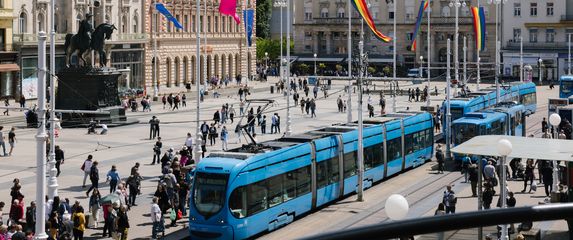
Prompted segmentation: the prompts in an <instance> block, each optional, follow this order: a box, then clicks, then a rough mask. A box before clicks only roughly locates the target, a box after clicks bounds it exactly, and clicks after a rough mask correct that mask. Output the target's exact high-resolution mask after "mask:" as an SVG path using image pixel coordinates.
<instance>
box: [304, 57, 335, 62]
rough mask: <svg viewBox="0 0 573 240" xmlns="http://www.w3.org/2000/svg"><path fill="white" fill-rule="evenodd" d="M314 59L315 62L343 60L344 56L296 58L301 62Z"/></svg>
mask: <svg viewBox="0 0 573 240" xmlns="http://www.w3.org/2000/svg"><path fill="white" fill-rule="evenodd" d="M314 60H316V61H317V62H342V60H344V58H336V57H333V58H313V57H300V58H299V59H298V61H301V62H313V61H314Z"/></svg>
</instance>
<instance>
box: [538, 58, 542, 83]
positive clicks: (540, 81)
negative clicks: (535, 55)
mask: <svg viewBox="0 0 573 240" xmlns="http://www.w3.org/2000/svg"><path fill="white" fill-rule="evenodd" d="M537 62H539V85H541V84H543V75H542V74H543V72H542V71H541V67H542V66H543V59H541V58H539V60H537Z"/></svg>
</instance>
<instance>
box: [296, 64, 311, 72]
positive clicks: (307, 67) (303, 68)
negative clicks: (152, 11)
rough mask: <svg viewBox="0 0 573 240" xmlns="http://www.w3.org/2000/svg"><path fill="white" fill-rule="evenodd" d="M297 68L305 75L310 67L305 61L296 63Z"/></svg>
mask: <svg viewBox="0 0 573 240" xmlns="http://www.w3.org/2000/svg"><path fill="white" fill-rule="evenodd" d="M298 70H300V73H301V74H302V75H306V74H308V70H310V67H309V66H308V65H307V64H306V63H301V64H300V65H298Z"/></svg>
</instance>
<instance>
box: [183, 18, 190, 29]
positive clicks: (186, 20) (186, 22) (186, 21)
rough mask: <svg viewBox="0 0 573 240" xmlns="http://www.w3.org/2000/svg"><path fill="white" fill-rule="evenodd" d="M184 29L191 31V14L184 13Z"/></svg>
mask: <svg viewBox="0 0 573 240" xmlns="http://www.w3.org/2000/svg"><path fill="white" fill-rule="evenodd" d="M183 31H184V32H189V16H188V15H183Z"/></svg>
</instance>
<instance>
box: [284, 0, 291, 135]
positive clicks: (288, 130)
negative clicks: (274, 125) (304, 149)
mask: <svg viewBox="0 0 573 240" xmlns="http://www.w3.org/2000/svg"><path fill="white" fill-rule="evenodd" d="M286 8H287V22H286V24H287V26H288V27H287V37H286V39H287V42H286V55H287V70H286V74H287V76H286V79H287V81H286V85H287V125H286V133H285V134H286V135H287V136H290V135H291V133H292V129H291V116H290V91H291V88H290V17H291V15H289V14H288V13H290V0H286Z"/></svg>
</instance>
